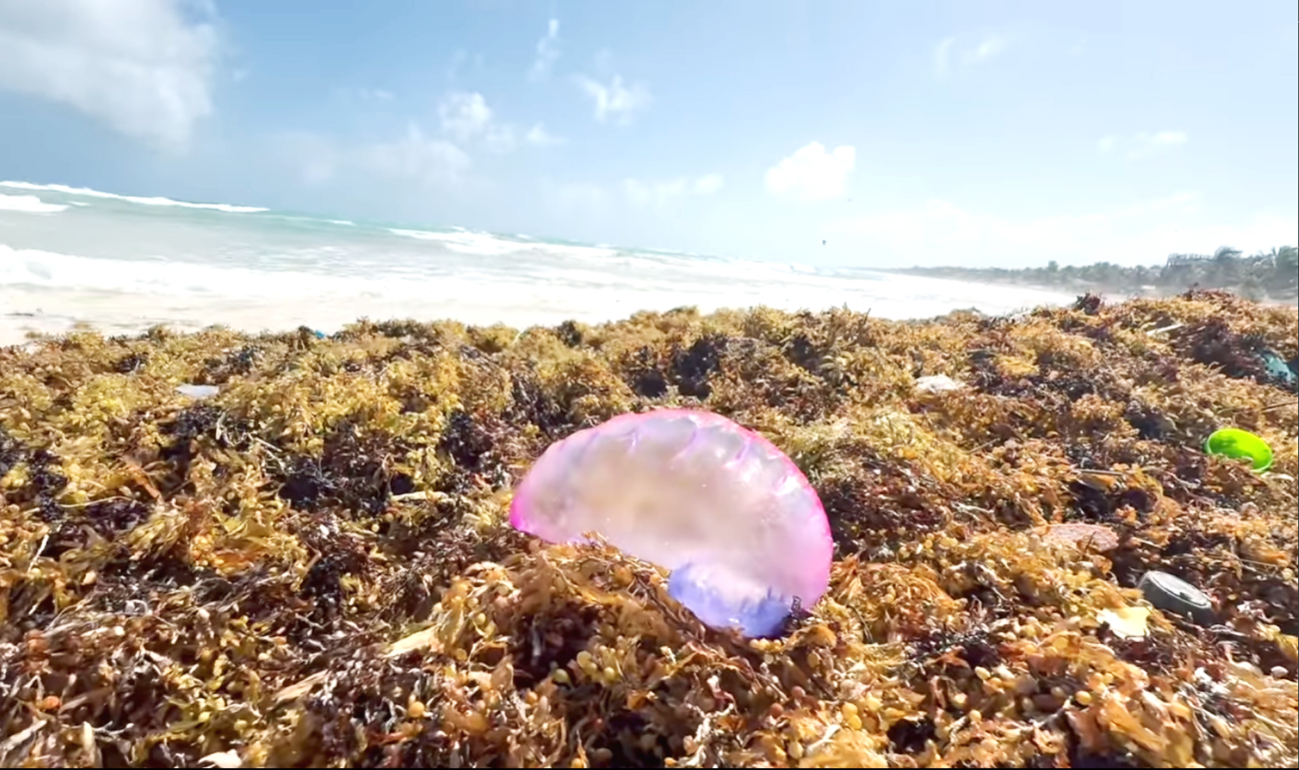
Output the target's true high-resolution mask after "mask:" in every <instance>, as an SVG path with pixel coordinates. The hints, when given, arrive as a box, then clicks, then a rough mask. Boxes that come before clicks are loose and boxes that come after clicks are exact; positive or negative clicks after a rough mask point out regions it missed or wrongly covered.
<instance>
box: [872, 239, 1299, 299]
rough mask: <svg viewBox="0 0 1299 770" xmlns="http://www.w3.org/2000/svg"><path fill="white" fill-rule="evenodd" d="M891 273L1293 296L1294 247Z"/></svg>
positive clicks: (1297, 292) (1297, 263) (1298, 291)
mask: <svg viewBox="0 0 1299 770" xmlns="http://www.w3.org/2000/svg"><path fill="white" fill-rule="evenodd" d="M892 272H899V273H908V274H912V275H925V276H931V277H935V278H951V279H961V280H972V281H979V282H994V283H1011V284H1018V285H1024V286H1039V287H1046V288H1068V289H1086V290H1091V291H1104V292H1110V293H1120V292H1122V293H1126V294H1158V295H1164V294H1175V293H1179V292H1183V291H1186V290H1187V289H1190V288H1192V287H1199V288H1201V289H1226V290H1228V291H1234V292H1236V293H1238V294H1240V295H1242V296H1245V297H1249V298H1251V299H1255V300H1293V299H1296V298H1297V297H1299V249H1296V248H1295V247H1294V246H1282V247H1280V248H1274V249H1272V250H1271V251H1268V252H1259V253H1257V254H1254V255H1252V256H1248V257H1247V256H1244V255H1243V254H1242V253H1241V251H1240V250H1239V249H1233V248H1231V247H1229V246H1223V247H1222V248H1220V249H1218V250H1217V251H1215V252H1214V253H1212V254H1170V255H1169V257H1168V259H1167V260H1165V262H1164V264H1163V265H1152V266H1148V267H1123V266H1121V265H1116V264H1113V263H1111V262H1097V263H1095V264H1092V265H1083V266H1074V265H1066V266H1064V267H1061V266H1060V265H1059V264H1058V263H1057V262H1055V261H1054V260H1052V261H1051V262H1049V263H1047V265H1046V267H1030V268H1023V269H1019V270H1009V269H1005V268H996V267H993V268H964V267H913V268H905V269H902V270H895V271H892Z"/></svg>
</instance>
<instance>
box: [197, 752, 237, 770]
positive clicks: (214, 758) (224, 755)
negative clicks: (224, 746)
mask: <svg viewBox="0 0 1299 770" xmlns="http://www.w3.org/2000/svg"><path fill="white" fill-rule="evenodd" d="M199 764H200V765H202V766H204V767H218V768H222V770H230V769H231V768H236V767H243V766H244V761H243V760H242V759H240V758H239V752H237V751H235V750H234V749H230V750H228V751H217V752H214V753H212V754H208V755H207V756H205V757H202V758H200V759H199Z"/></svg>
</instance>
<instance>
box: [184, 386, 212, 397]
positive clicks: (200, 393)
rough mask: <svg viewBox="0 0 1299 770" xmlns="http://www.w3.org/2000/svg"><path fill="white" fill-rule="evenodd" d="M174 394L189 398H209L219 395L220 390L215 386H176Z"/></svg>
mask: <svg viewBox="0 0 1299 770" xmlns="http://www.w3.org/2000/svg"><path fill="white" fill-rule="evenodd" d="M176 392H177V393H179V394H181V395H182V396H189V397H190V398H211V397H212V396H215V395H216V394H217V393H220V392H221V389H220V388H218V387H217V386H216V385H177V386H176Z"/></svg>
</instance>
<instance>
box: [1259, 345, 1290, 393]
mask: <svg viewBox="0 0 1299 770" xmlns="http://www.w3.org/2000/svg"><path fill="white" fill-rule="evenodd" d="M1259 357H1260V358H1261V359H1262V360H1263V369H1264V370H1265V371H1266V372H1267V373H1268V374H1270V375H1272V376H1273V377H1275V378H1276V379H1278V380H1280V381H1281V382H1284V383H1285V384H1286V385H1288V386H1290V387H1292V388H1293V387H1294V386H1295V384H1296V379H1297V378H1296V374H1295V369H1294V359H1291V361H1290V362H1289V363H1287V362H1286V360H1285V359H1284V358H1282V357H1281V356H1279V355H1277V354H1276V352H1275V351H1272V350H1265V351H1263V353H1262V355H1260V356H1259Z"/></svg>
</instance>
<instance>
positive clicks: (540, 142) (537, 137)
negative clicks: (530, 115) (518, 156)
mask: <svg viewBox="0 0 1299 770" xmlns="http://www.w3.org/2000/svg"><path fill="white" fill-rule="evenodd" d="M523 141H525V142H527V143H528V144H531V145H534V146H536V147H551V146H553V145H556V144H563V143H564V139H563V137H559V136H555V135H554V134H552V133H550V132H549V131H547V130H546V127H545V126H544V125H543V124H541V123H534V124H532V128H529V129H528V133H526V134H524V136H523Z"/></svg>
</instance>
